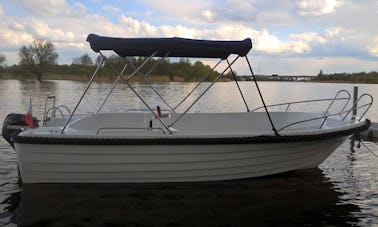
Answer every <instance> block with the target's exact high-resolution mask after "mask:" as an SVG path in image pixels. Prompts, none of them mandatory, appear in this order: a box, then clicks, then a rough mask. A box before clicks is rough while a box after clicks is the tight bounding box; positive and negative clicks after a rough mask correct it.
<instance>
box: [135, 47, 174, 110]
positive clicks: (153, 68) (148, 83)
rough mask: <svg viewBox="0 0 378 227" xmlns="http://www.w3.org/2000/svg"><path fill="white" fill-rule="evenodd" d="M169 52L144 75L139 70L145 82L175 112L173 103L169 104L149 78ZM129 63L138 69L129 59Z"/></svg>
mask: <svg viewBox="0 0 378 227" xmlns="http://www.w3.org/2000/svg"><path fill="white" fill-rule="evenodd" d="M168 54H169V53H167V54H166V55H165V56H164V57H163V58H161V59H160V60H159V61H158V62H157V63H156V64H155V65H154V66H153V67H152V68H151V69H150V70H149V71H148V72H147V73H145V74H144V75H142V73H140V72H138V74H139V75H140V76H142V78H143V80H144V82H146V83H147V85H148V87H149V88H150V89H151V90H152V91H153V92H154V93H155V94H156V95H157V96H159V98H160V99H161V100H162V101H163V102H164V103H165V105H167V106H168V108H169V109H170V110H171V111H172V112H173V113H175V110H174V109H173V108H172V107H171V105H169V103H168V102H167V101H166V100H165V99H164V98H163V97H162V96H161V95H160V93H159V92H158V91H157V90H156V89H155V88H154V87H152V86H151V84H150V82H149V81H148V80H147V77H148V76H149V75H150V74H151V73H152V72H153V71H154V70H155V68H156V67H157V66H158V65H159V64H160V63H161V62H162V61H163V60H164V59H165V58H166V57H167V56H168ZM129 64H130V65H131V66H132V67H133V68H134V70H135V69H136V67H135V65H134V64H133V63H132V62H130V61H129Z"/></svg>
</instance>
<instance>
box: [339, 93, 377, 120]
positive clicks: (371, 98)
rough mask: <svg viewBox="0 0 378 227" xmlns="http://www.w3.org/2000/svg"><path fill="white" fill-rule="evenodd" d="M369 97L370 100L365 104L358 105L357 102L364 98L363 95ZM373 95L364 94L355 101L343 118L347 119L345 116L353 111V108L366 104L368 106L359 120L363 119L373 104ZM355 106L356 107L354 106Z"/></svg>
mask: <svg viewBox="0 0 378 227" xmlns="http://www.w3.org/2000/svg"><path fill="white" fill-rule="evenodd" d="M366 96H367V97H369V98H370V102H368V103H366V104H364V105H361V106H360V107H357V104H358V102H359V101H360V100H361V99H362V98H363V97H366ZM373 101H374V99H373V96H371V95H370V94H366V93H365V94H362V95H361V96H360V97H359V98H358V99H357V100H356V101H355V102H354V103H353V108H351V109H350V110H349V111H348V113H347V114H346V115H345V116H344V118H343V121H344V120H345V118H346V117H347V116H348V115H349V114H350V112H352V110H353V109H361V108H363V107H365V106H367V108H366V109H365V111H364V113H363V114H362V115H361V116H360V119H358V121H361V119H362V118H363V117H364V116H365V114H366V113H367V112H368V110H369V109H370V107H371V106H372V105H373ZM354 107H355V108H354Z"/></svg>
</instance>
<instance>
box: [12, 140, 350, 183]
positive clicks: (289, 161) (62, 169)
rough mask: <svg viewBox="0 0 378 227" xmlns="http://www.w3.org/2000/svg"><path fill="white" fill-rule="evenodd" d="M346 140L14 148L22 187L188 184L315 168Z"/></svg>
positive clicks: (43, 145)
mask: <svg viewBox="0 0 378 227" xmlns="http://www.w3.org/2000/svg"><path fill="white" fill-rule="evenodd" d="M346 138H347V137H345V136H344V137H338V138H332V139H323V140H314V141H311V140H308V141H298V142H277V143H252V144H177V145H148V144H147V145H142V144H136V145H135V144H134V145H98V144H97V145H88V144H87V145H80V144H27V143H15V148H16V149H15V150H16V152H17V156H18V161H19V167H20V172H21V177H22V181H23V182H24V183H65V182H67V183H68V182H88V183H107V182H109V183H110V182H190V181H216V180H231V179H241V178H251V177H259V176H265V175H272V174H277V173H282V172H287V171H292V170H296V169H305V168H314V167H317V166H318V165H320V164H321V163H322V162H323V161H324V160H325V159H326V158H327V157H328V156H329V155H330V154H331V153H332V152H333V151H334V150H335V149H336V148H337V147H338V146H339V145H340V144H341V143H343V142H344V141H345V140H346Z"/></svg>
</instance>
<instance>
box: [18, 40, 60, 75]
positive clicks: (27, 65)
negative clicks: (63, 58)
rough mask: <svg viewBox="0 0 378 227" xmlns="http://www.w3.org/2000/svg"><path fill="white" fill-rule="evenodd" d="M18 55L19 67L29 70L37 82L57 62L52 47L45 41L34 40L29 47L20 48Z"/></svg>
mask: <svg viewBox="0 0 378 227" xmlns="http://www.w3.org/2000/svg"><path fill="white" fill-rule="evenodd" d="M18 55H19V57H20V58H21V60H20V66H21V67H23V68H24V69H27V70H30V73H32V74H34V75H35V76H36V79H37V80H38V81H41V80H42V77H43V75H44V74H45V73H46V70H47V69H48V67H49V66H51V65H55V64H56V63H57V60H58V54H57V53H56V50H55V47H54V45H53V44H52V42H50V41H45V40H35V41H33V43H32V44H31V45H30V46H29V47H26V46H23V47H21V49H20V52H19V53H18Z"/></svg>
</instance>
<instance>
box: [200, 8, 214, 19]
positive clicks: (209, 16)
mask: <svg viewBox="0 0 378 227" xmlns="http://www.w3.org/2000/svg"><path fill="white" fill-rule="evenodd" d="M201 15H202V17H203V18H204V19H205V20H206V21H208V22H211V21H212V20H213V18H214V13H212V12H211V11H210V10H208V9H206V10H202V12H201Z"/></svg>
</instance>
